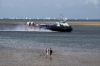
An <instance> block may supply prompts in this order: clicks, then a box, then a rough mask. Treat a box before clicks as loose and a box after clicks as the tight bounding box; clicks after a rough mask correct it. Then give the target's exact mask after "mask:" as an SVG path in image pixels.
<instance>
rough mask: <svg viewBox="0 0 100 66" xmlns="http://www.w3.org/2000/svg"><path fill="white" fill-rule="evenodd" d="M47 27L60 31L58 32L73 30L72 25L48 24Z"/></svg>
mask: <svg viewBox="0 0 100 66" xmlns="http://www.w3.org/2000/svg"><path fill="white" fill-rule="evenodd" d="M46 29H49V30H52V31H58V32H71V31H72V30H73V29H72V27H71V26H69V27H64V26H60V27H57V26H47V27H46Z"/></svg>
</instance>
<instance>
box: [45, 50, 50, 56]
mask: <svg viewBox="0 0 100 66" xmlns="http://www.w3.org/2000/svg"><path fill="white" fill-rule="evenodd" d="M48 54H49V49H48V48H46V56H48Z"/></svg>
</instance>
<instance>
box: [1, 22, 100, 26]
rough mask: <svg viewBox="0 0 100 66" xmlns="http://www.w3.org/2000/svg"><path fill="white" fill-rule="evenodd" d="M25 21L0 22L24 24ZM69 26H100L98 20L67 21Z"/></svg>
mask: <svg viewBox="0 0 100 66" xmlns="http://www.w3.org/2000/svg"><path fill="white" fill-rule="evenodd" d="M25 23H26V22H0V24H15V25H19V24H22V25H25ZM35 23H36V24H55V23H54V22H35ZM68 24H69V25H70V26H100V22H68Z"/></svg>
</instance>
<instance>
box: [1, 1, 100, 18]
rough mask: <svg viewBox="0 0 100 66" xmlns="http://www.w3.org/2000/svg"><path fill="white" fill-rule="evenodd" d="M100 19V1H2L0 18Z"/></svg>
mask: <svg viewBox="0 0 100 66" xmlns="http://www.w3.org/2000/svg"><path fill="white" fill-rule="evenodd" d="M60 14H63V15H64V16H65V17H67V18H68V19H86V18H89V19H100V0H0V17H2V18H12V17H18V18H23V17H28V18H37V17H39V18H46V17H50V18H54V17H55V18H59V17H60Z"/></svg>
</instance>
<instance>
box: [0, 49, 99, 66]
mask: <svg viewBox="0 0 100 66" xmlns="http://www.w3.org/2000/svg"><path fill="white" fill-rule="evenodd" d="M66 52H67V53H66V54H64V53H59V52H58V51H55V50H54V53H53V55H52V59H50V57H49V56H48V57H46V56H45V50H40V49H15V48H6V47H0V66H100V53H94V52H93V53H90V52H84V53H83V52H70V51H66Z"/></svg>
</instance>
